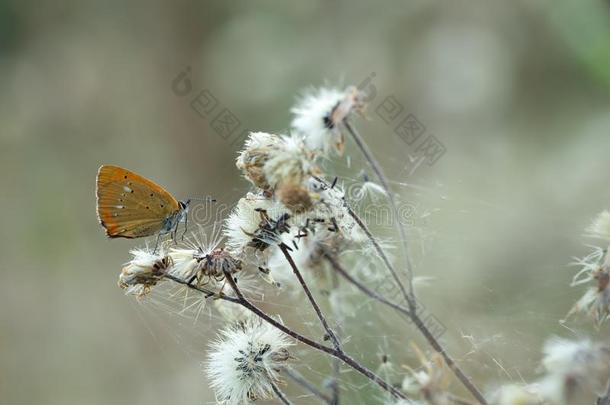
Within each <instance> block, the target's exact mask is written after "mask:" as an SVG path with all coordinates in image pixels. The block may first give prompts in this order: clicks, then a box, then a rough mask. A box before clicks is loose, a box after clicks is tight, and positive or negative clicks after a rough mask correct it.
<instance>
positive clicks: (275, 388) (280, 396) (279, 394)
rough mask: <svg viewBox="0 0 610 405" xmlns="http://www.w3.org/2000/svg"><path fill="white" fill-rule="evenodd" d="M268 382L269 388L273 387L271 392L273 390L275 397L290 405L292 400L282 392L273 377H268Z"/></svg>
mask: <svg viewBox="0 0 610 405" xmlns="http://www.w3.org/2000/svg"><path fill="white" fill-rule="evenodd" d="M269 384H271V389H273V392H275V395H276V396H277V399H279V400H280V401H281V402H282V403H283V404H284V405H292V402H290V400H289V399H288V398H286V395H285V394H284V393H283V392H282V390H280V388H279V387H278V386H277V384H276V383H275V381H273V379H271V378H270V379H269Z"/></svg>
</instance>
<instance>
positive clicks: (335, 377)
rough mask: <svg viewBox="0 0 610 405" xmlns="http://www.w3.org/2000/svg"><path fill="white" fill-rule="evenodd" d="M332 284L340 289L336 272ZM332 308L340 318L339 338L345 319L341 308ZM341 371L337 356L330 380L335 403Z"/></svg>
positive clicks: (335, 315) (334, 306)
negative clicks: (340, 311)
mask: <svg viewBox="0 0 610 405" xmlns="http://www.w3.org/2000/svg"><path fill="white" fill-rule="evenodd" d="M332 286H333V292H336V291H337V290H338V289H339V276H337V273H336V272H334V271H333V272H332ZM331 308H332V310H333V315H334V317H335V319H338V320H339V321H338V323H337V326H336V329H337V331H336V333H335V334H336V336H337V337H338V338H340V337H341V335H342V331H341V322H342V321H343V317H342V316H341V314H340V313H339V309H338V308H337V305H331ZM340 373H341V361H340V360H339V359H337V358H335V359H333V377H332V380H331V382H330V387H331V389H332V392H333V401H332V404H333V405H339V375H340Z"/></svg>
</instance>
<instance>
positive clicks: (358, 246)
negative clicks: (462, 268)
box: [119, 87, 610, 405]
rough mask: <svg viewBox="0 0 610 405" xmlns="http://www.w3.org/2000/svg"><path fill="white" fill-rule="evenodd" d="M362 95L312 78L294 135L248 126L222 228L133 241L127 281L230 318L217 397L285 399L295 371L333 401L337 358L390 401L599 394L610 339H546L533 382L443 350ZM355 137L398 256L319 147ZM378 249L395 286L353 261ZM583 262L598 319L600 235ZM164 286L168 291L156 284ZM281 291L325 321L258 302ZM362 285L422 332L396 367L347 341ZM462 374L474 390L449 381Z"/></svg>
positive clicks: (601, 222)
mask: <svg viewBox="0 0 610 405" xmlns="http://www.w3.org/2000/svg"><path fill="white" fill-rule="evenodd" d="M364 99H365V97H364V94H362V93H361V92H360V91H359V90H358V89H357V88H356V87H348V88H347V89H345V90H341V89H337V88H322V89H317V90H310V91H308V92H307V93H306V94H305V95H304V96H303V97H302V98H301V99H300V100H299V101H298V102H297V105H296V106H295V107H294V108H293V109H292V112H293V113H294V119H293V121H292V123H291V134H290V135H275V134H270V133H266V132H253V133H250V135H249V137H248V139H247V140H246V141H245V145H244V147H243V149H242V150H241V151H240V153H239V155H238V157H237V160H236V166H237V168H238V169H239V170H240V171H241V173H242V175H243V176H244V177H245V178H246V179H247V180H248V181H249V182H250V183H251V184H252V189H251V190H249V191H248V192H247V193H246V194H245V195H244V197H243V198H241V199H240V200H239V201H238V202H237V204H236V206H235V208H234V209H233V211H232V212H231V213H230V214H229V215H228V216H227V217H226V218H225V219H224V223H223V230H222V234H219V233H218V232H215V231H213V232H212V237H211V238H208V237H207V236H205V233H203V234H202V233H196V234H193V235H191V236H190V237H189V238H187V240H186V241H182V240H179V239H178V240H174V239H169V240H166V241H164V242H163V243H162V244H161V246H160V247H159V248H158V249H155V250H150V249H138V250H134V251H132V252H131V254H132V256H133V257H132V259H131V260H130V261H129V263H128V264H127V265H126V266H125V267H124V268H123V270H122V272H121V274H120V276H119V286H120V287H121V288H124V289H125V291H126V292H127V293H128V294H131V295H135V296H137V297H138V298H140V299H145V297H146V296H148V295H149V294H151V293H153V292H154V291H155V289H157V286H159V285H160V284H164V283H174V284H177V285H178V286H179V287H180V288H181V289H184V290H185V291H194V292H196V293H197V294H202V295H201V297H202V303H205V302H207V301H211V302H213V305H212V307H213V308H214V310H215V311H216V312H217V313H218V314H219V315H220V316H221V317H222V319H224V323H225V327H224V328H222V330H221V331H220V332H219V333H218V339H217V340H216V341H215V342H213V343H212V344H211V345H210V346H209V359H208V361H207V363H206V366H205V370H206V373H207V375H208V377H209V381H210V386H211V388H212V389H213V390H214V392H215V394H216V398H217V401H218V402H219V403H227V404H237V403H248V402H251V401H254V400H256V399H259V398H260V399H263V398H271V397H275V398H277V399H278V400H279V401H281V402H283V403H290V402H291V401H290V399H289V398H288V396H287V395H286V394H285V393H284V392H283V387H284V386H285V384H286V382H287V381H290V382H292V383H294V384H296V385H298V386H299V387H300V388H301V389H302V390H305V391H306V392H307V393H309V394H310V395H311V397H312V398H315V399H317V400H319V401H320V402H323V403H328V404H338V403H339V401H340V395H341V392H342V391H345V390H349V389H350V388H349V387H347V386H341V379H340V373H341V371H342V369H351V370H354V371H356V372H357V373H359V374H360V375H361V376H362V377H363V378H365V379H367V380H369V381H370V382H371V383H374V384H376V385H377V387H378V388H379V389H380V392H381V393H383V395H382V396H381V398H382V399H383V401H385V402H387V403H392V404H404V403H409V404H430V405H444V404H471V403H480V404H487V403H495V404H499V405H517V404H557V405H561V404H577V403H578V404H580V403H581V402H578V401H581V400H582V398H583V396H582V394H583V393H585V394H592V393H593V394H595V395H598V396H599V397H600V401H603V400H604V399H603V396H604V393H606V392H607V382H608V377H609V375H610V346H609V345H608V343H594V342H591V341H590V340H586V339H581V340H579V341H576V342H572V341H567V340H561V339H556V338H554V339H551V340H550V341H549V342H548V343H547V345H546V346H545V348H544V359H543V361H542V364H543V367H544V370H545V373H544V376H542V377H541V378H540V380H539V381H538V382H535V383H531V384H523V385H521V386H518V385H507V386H503V387H501V388H499V389H497V390H495V392H490V393H489V395H484V394H483V392H481V390H479V389H478V388H477V387H476V385H475V383H474V382H473V381H472V380H471V379H470V378H469V377H468V376H467V375H466V374H465V372H464V371H463V370H462V368H461V367H460V365H459V364H458V362H456V361H455V360H454V359H453V357H452V356H451V355H450V354H449V353H448V351H447V349H446V348H445V347H444V346H443V345H442V343H441V341H440V340H439V339H438V338H437V337H436V336H435V335H434V333H433V332H432V331H431V330H430V328H429V326H428V325H427V324H426V323H425V322H424V320H423V319H422V318H421V316H420V313H419V311H418V309H419V304H418V301H417V300H418V298H417V297H416V295H415V289H414V285H413V284H414V282H413V280H414V275H413V267H412V266H411V260H410V253H409V246H408V245H407V243H406V241H407V230H406V229H405V226H404V224H402V223H401V222H400V221H399V216H398V215H397V214H398V210H397V204H396V201H397V200H396V196H395V194H394V192H393V191H392V190H391V188H390V187H389V184H390V183H389V182H388V180H387V178H386V177H385V174H384V171H383V169H382V167H381V165H380V164H379V162H378V161H377V160H376V159H375V158H374V157H373V154H372V153H371V151H370V150H369V148H368V146H367V145H366V143H365V142H364V138H363V137H362V136H361V135H360V134H359V133H358V132H357V131H356V130H355V128H354V127H353V125H352V124H351V123H350V119H351V118H352V117H353V116H354V115H355V114H362V113H363V112H364V110H365V103H364V101H363V100H364ZM350 138H351V139H352V140H353V142H354V144H355V146H356V147H357V148H358V149H359V150H360V151H361V153H362V155H363V156H364V158H365V159H366V161H367V162H368V164H369V165H370V167H371V168H372V170H373V171H374V173H375V174H376V176H377V180H378V183H375V182H373V181H371V180H369V179H368V178H365V179H364V181H363V182H362V185H361V186H362V187H361V188H360V190H361V193H362V194H361V196H366V195H369V196H371V198H375V199H376V200H377V201H379V200H381V199H382V198H383V199H386V201H387V204H388V206H389V207H391V209H392V211H393V213H394V214H395V221H394V222H395V225H396V230H397V232H398V238H399V241H400V248H399V252H400V256H402V258H403V259H404V262H403V263H402V264H398V263H397V262H398V261H397V260H393V259H392V257H391V256H390V255H389V253H388V251H387V249H386V244H385V243H382V242H381V241H380V239H378V238H377V237H376V236H375V235H374V234H373V232H372V230H371V229H369V227H368V226H367V224H366V222H365V221H364V220H363V219H362V218H361V217H359V215H358V214H357V212H356V210H354V209H353V206H352V205H351V204H350V201H349V198H348V197H347V196H346V193H345V192H344V190H343V187H342V185H341V184H340V181H338V180H337V178H335V177H334V176H333V175H332V174H330V173H326V172H325V171H324V170H323V169H322V165H321V160H326V161H328V160H332V159H333V158H334V157H336V156H340V155H342V154H344V153H345V151H346V143H347V141H348V139H350ZM587 233H588V234H589V235H592V236H595V237H598V238H601V239H603V240H606V241H610V213H608V212H604V213H602V214H601V215H600V216H599V218H598V219H597V220H596V221H595V222H594V224H593V225H592V226H591V227H589V228H588V230H587ZM208 239H210V241H209V242H208ZM373 255H374V256H376V259H377V260H379V261H380V262H381V263H383V269H384V272H385V274H386V275H389V278H387V279H388V280H391V284H392V288H394V289H395V290H396V291H398V292H399V294H398V295H396V296H389V295H387V294H385V293H383V292H380V291H379V290H377V289H375V288H373V287H372V286H371V284H370V281H371V277H373V276H372V275H371V274H370V273H366V272H359V271H358V268H357V266H356V265H354V263H358V260H359V258H361V257H362V256H373ZM577 264H578V265H579V266H581V267H582V269H581V271H580V272H579V273H578V274H577V275H576V276H575V278H574V281H573V283H572V284H573V285H582V284H587V283H588V284H591V286H590V287H589V289H588V290H587V291H586V293H585V295H584V297H583V298H582V299H581V300H580V301H579V302H578V303H576V305H575V306H574V308H573V309H572V310H571V311H570V313H569V315H570V316H571V315H574V314H576V313H586V314H588V315H590V316H592V317H593V319H594V322H595V324H596V325H597V326H601V324H602V323H603V322H604V321H605V320H606V319H607V317H608V314H609V311H610V292H609V289H608V285H609V280H610V276H609V274H610V265H609V262H608V258H607V248H606V247H604V248H595V250H594V251H593V253H591V254H590V255H588V256H586V257H585V258H583V259H579V260H577ZM248 277H249V278H250V280H251V279H252V278H254V280H255V281H254V282H255V283H260V284H261V285H262V287H261V288H271V289H273V290H274V291H275V294H266V295H264V298H262V299H261V297H258V298H257V300H254V299H253V297H252V294H251V293H250V291H251V290H250V289H249V288H248V287H247V283H246V282H245V280H248ZM261 281H262V283H261ZM251 282H252V281H251ZM265 286H266V287H265ZM278 290H279V291H278ZM160 293H162V294H163V293H166V292H164V291H161V289H160ZM282 295H283V296H286V297H288V299H290V300H293V302H294V299H295V295H299V298H298V300H299V301H298V306H299V307H303V306H305V305H307V306H308V307H309V309H310V310H311V313H312V315H315V317H316V318H317V320H318V321H319V323H320V327H321V329H322V330H323V333H322V334H320V336H318V337H309V336H305V335H304V334H302V333H300V332H298V331H297V329H298V328H294V327H293V326H289V325H287V324H285V323H284V322H283V321H282V320H281V319H280V318H279V317H278V316H277V314H273V315H272V314H269V313H267V312H266V311H265V310H263V309H262V307H263V304H266V302H265V301H270V300H273V299H276V297H277V299H281V298H280V297H281V296H282ZM354 297H356V298H355V299H367V300H372V301H375V302H377V303H378V304H379V305H381V306H385V307H387V308H389V309H390V310H392V311H395V312H396V313H397V314H399V315H400V317H401V319H403V320H404V322H405V325H406V326H408V327H414V329H415V330H417V331H418V332H419V333H421V335H422V336H423V338H424V339H425V341H426V342H427V343H428V344H429V348H430V350H429V351H428V350H421V349H419V348H418V347H416V346H414V345H411V346H409V343H410V342H408V341H406V340H405V341H404V345H403V347H404V348H405V351H406V352H409V353H411V354H415V356H416V357H417V358H418V359H419V364H411V365H409V364H402V365H401V366H402V367H394V366H393V365H392V364H391V362H389V361H387V358H386V359H385V360H384V361H383V363H382V366H381V367H380V368H379V370H377V371H376V372H374V371H372V370H370V369H369V368H368V367H366V366H365V365H364V363H363V361H361V360H358V359H356V358H355V357H353V356H352V355H351V354H349V353H348V350H347V349H346V348H345V346H346V341H344V340H343V339H342V337H343V336H345V335H344V331H345V330H346V329H349V328H350V315H349V314H348V312H349V311H348V310H347V309H348V308H349V301H350V299H353V298H354ZM325 307H329V308H330V309H331V311H329V313H330V314H331V315H329V314H327V313H326V311H325V310H324V309H323V308H325ZM265 308H272V306H267V305H265ZM409 347H411V349H408V348H409ZM304 349H309V350H313V351H316V352H319V353H321V354H323V355H324V356H329V357H331V358H333V359H334V360H333V371H332V372H331V373H329V375H328V378H327V380H328V381H327V384H326V386H317V385H316V384H314V383H313V382H311V381H308V380H307V379H306V378H305V377H303V376H302V375H301V374H300V373H299V372H298V371H297V370H296V368H295V367H294V363H295V361H296V359H299V360H298V361H299V362H306V361H307V357H306V356H304V355H302V354H297V353H300V351H301V350H304ZM426 352H428V353H426ZM384 357H385V356H384ZM460 384H461V386H462V388H463V389H465V392H467V393H468V394H469V395H470V396H471V397H472V399H464V398H461V397H460V396H458V395H456V394H455V393H453V392H452V390H454V389H456V386H459V385H460ZM463 392H464V391H463ZM575 401H576V402H575ZM600 403H603V402H600Z"/></svg>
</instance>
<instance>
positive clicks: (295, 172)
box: [263, 136, 319, 189]
mask: <svg viewBox="0 0 610 405" xmlns="http://www.w3.org/2000/svg"><path fill="white" fill-rule="evenodd" d="M281 139H282V142H281V145H280V146H279V147H278V149H277V150H276V151H275V153H273V154H272V155H271V156H270V158H269V160H267V162H266V163H265V166H264V168H263V174H264V177H265V179H266V180H267V182H268V183H269V184H270V186H271V187H272V188H273V189H276V188H279V187H281V186H282V185H301V184H303V182H304V181H305V180H306V179H307V178H308V177H309V176H310V175H314V174H319V169H318V168H317V166H316V165H315V163H314V160H315V155H314V154H313V153H312V152H310V151H309V150H308V149H307V148H306V147H305V144H304V143H303V140H302V138H301V137H299V136H284V137H282V138H281Z"/></svg>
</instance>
